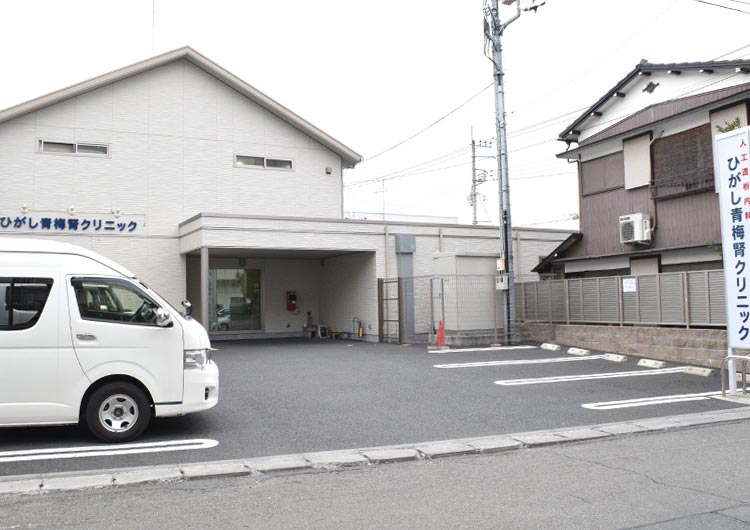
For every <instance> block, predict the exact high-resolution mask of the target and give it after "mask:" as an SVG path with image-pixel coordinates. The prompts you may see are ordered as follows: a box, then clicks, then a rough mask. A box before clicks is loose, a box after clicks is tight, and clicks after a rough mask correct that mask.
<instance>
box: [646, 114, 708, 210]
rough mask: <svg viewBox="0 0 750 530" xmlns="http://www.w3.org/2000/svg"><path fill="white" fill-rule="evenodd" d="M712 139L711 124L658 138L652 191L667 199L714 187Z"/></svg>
mask: <svg viewBox="0 0 750 530" xmlns="http://www.w3.org/2000/svg"><path fill="white" fill-rule="evenodd" d="M712 140H713V139H712V137H711V126H710V125H709V124H706V125H701V126H700V127H695V128H694V129H690V130H687V131H684V132H681V133H679V134H674V135H671V136H667V137H664V138H659V139H658V140H655V141H654V144H653V161H654V162H653V163H654V176H653V182H652V183H651V191H652V195H653V196H654V197H655V198H657V199H665V198H670V197H675V196H679V195H684V194H686V193H695V192H703V191H707V190H712V189H713V188H714V161H713V153H712Z"/></svg>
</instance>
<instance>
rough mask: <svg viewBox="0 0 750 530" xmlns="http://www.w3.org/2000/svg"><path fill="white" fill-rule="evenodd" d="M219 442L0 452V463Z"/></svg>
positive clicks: (204, 446)
mask: <svg viewBox="0 0 750 530" xmlns="http://www.w3.org/2000/svg"><path fill="white" fill-rule="evenodd" d="M217 445H219V442H217V441H216V440H208V439H195V440H172V441H167V442H147V443H132V444H119V445H89V446H85V447H56V448H52V449H30V450H24V451H0V463H1V462H24V461H29V460H58V459H64V458H86V457H92V456H113V455H131V454H139V453H161V452H166V451H189V450H192V449H209V448H211V447H216V446H217Z"/></svg>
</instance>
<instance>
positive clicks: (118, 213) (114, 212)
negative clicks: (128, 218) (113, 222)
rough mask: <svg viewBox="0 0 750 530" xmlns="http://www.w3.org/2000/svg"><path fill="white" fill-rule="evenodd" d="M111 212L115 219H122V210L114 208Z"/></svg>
mask: <svg viewBox="0 0 750 530" xmlns="http://www.w3.org/2000/svg"><path fill="white" fill-rule="evenodd" d="M111 212H112V215H114V216H115V217H120V209H119V208H117V207H115V208H112V210H111Z"/></svg>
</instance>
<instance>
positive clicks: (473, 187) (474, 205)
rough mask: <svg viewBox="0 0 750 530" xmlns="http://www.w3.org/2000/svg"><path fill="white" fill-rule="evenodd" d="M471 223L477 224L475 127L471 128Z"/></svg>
mask: <svg viewBox="0 0 750 530" xmlns="http://www.w3.org/2000/svg"><path fill="white" fill-rule="evenodd" d="M470 201H471V214H472V215H471V224H473V225H475V224H477V146H476V144H475V142H474V127H472V128H471V197H470Z"/></svg>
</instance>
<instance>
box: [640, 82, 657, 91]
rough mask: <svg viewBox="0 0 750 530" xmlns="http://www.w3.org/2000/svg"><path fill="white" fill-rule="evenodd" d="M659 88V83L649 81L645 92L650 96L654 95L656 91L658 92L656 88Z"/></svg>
mask: <svg viewBox="0 0 750 530" xmlns="http://www.w3.org/2000/svg"><path fill="white" fill-rule="evenodd" d="M658 86H659V83H654V82H653V81H649V82H648V85H646V86H645V87H644V88H643V92H648V93H649V94H652V93H653V92H654V90H656V87H658Z"/></svg>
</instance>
